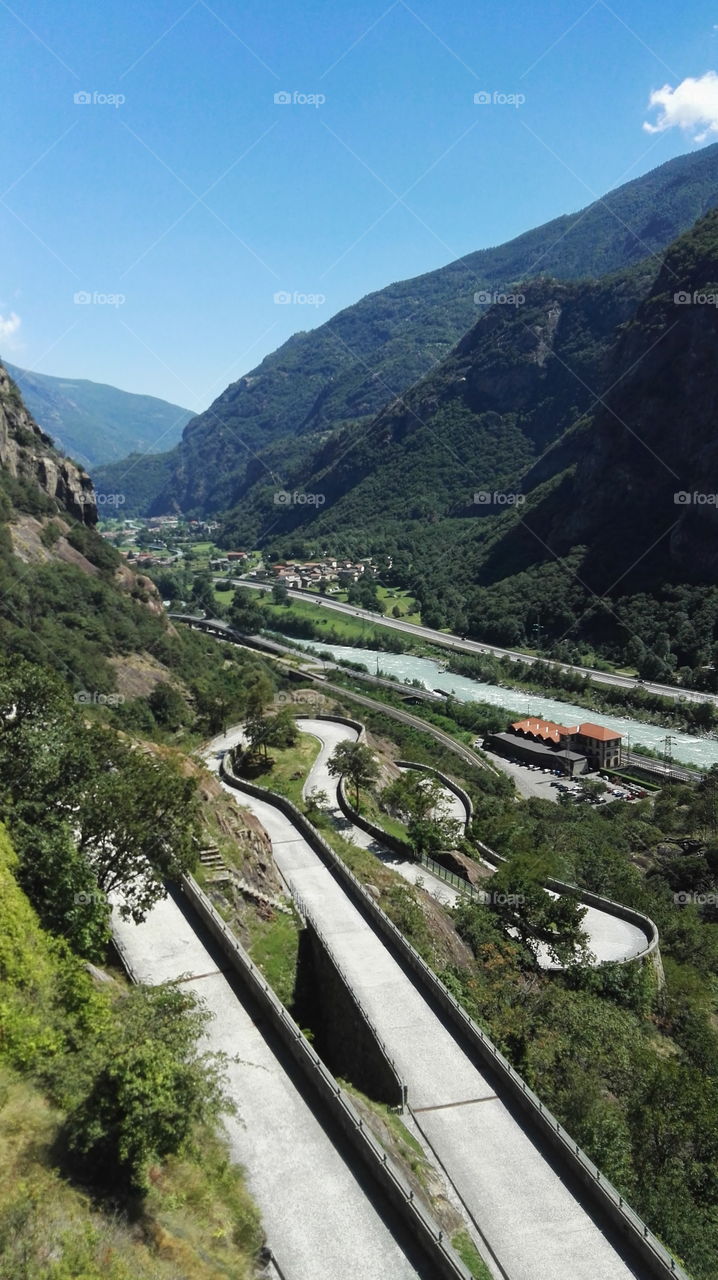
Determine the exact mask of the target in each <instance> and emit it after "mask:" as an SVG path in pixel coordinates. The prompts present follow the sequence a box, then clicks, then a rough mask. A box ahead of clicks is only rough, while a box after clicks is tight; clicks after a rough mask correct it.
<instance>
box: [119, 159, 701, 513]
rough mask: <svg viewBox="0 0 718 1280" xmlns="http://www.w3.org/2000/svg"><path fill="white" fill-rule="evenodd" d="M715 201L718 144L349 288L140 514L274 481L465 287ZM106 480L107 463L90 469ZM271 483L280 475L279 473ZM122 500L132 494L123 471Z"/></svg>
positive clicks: (512, 279) (600, 251)
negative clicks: (404, 273)
mask: <svg viewBox="0 0 718 1280" xmlns="http://www.w3.org/2000/svg"><path fill="white" fill-rule="evenodd" d="M716 202H718V144H713V145H712V146H709V147H706V148H704V149H702V150H701V151H699V152H693V153H689V154H687V155H684V156H679V157H677V158H675V159H673V160H669V161H667V162H666V163H665V164H663V165H661V166H658V167H657V168H655V169H653V170H651V171H650V172H649V173H648V174H644V175H642V176H641V177H639V178H635V179H632V180H631V181H630V182H628V183H625V184H623V186H621V187H619V188H617V189H616V190H615V191H613V192H609V193H608V194H607V195H606V196H603V197H601V198H600V199H598V200H596V201H594V202H593V203H592V204H590V205H588V206H587V207H586V208H585V209H583V210H579V211H577V212H576V213H574V214H563V215H560V216H559V217H558V218H555V219H552V220H551V221H549V222H548V223H545V224H543V225H542V226H540V227H538V228H532V229H530V230H529V231H526V232H523V233H522V234H521V235H520V236H518V237H515V238H514V239H513V240H511V241H509V242H507V243H506V244H503V245H498V246H494V247H493V248H490V249H479V250H477V251H475V252H473V253H471V254H467V255H464V257H462V258H460V259H457V260H456V261H455V262H452V263H449V264H447V265H446V266H444V267H441V268H438V269H437V270H434V271H431V272H427V273H424V274H423V275H421V276H418V277H414V278H413V279H410V280H405V281H400V282H395V283H393V284H391V285H389V286H387V288H385V289H383V290H377V291H374V292H373V293H372V294H369V295H367V296H366V297H364V298H362V299H359V301H358V302H356V303H354V304H353V305H352V306H350V307H348V308H345V309H344V310H343V311H341V312H339V313H338V314H337V315H336V316H334V317H332V318H331V319H330V320H328V321H327V322H326V323H325V324H324V325H321V326H319V327H318V328H317V329H313V330H311V331H310V332H308V333H300V334H295V335H293V336H292V337H291V338H290V339H289V340H288V341H287V342H286V343H284V344H283V345H282V346H281V347H280V348H278V350H277V351H275V352H273V353H271V354H270V355H268V356H266V357H265V358H264V360H263V361H262V362H261V363H260V365H259V366H257V368H255V369H253V370H251V371H250V373H248V374H247V375H245V376H244V377H243V378H240V379H239V380H238V381H237V382H235V383H233V384H231V385H230V386H229V387H228V388H226V389H225V391H223V392H222V394H221V395H220V396H219V397H218V398H217V399H216V400H215V401H214V403H213V404H212V405H211V406H210V407H209V409H207V410H206V411H205V412H204V413H203V414H199V415H197V416H196V417H195V418H194V419H192V421H191V422H190V423H189V424H188V426H187V428H186V429H185V432H184V434H183V438H182V441H181V443H180V444H179V445H178V446H177V448H176V449H175V450H173V451H172V452H171V453H170V454H167V455H162V457H163V459H164V460H163V462H162V463H161V464H158V463H155V466H156V472H157V478H158V482H159V483H160V484H161V485H162V487H161V489H160V490H159V491H158V492H157V493H156V494H155V496H154V498H153V499H149V498H148V497H147V495H146V494H142V501H143V502H144V504H145V506H144V512H145V513H147V514H160V513H162V512H167V511H176V510H181V511H183V512H184V513H185V514H192V515H206V514H210V513H211V514H216V513H217V512H223V511H228V510H230V509H231V508H233V507H234V506H236V504H237V503H239V502H241V501H242V499H243V497H244V495H245V494H246V493H247V492H248V491H249V490H251V489H252V487H253V485H254V484H255V483H256V482H257V480H258V479H260V478H262V479H267V478H271V479H272V480H273V481H274V480H275V479H276V480H278V481H280V482H281V480H282V478H283V477H285V478H286V476H287V475H288V474H289V473H290V472H291V471H292V469H293V468H294V467H295V465H296V464H297V462H298V461H299V458H300V455H301V454H302V453H305V452H306V451H307V449H313V448H315V447H316V445H317V444H318V443H319V442H320V441H321V439H323V438H326V436H327V435H328V434H331V433H332V432H334V431H336V430H337V429H344V428H345V427H347V426H351V425H352V424H357V423H359V424H360V423H363V422H369V421H371V419H372V418H373V416H375V415H376V413H378V412H380V411H381V410H382V409H383V408H384V407H385V405H386V404H387V402H388V401H390V400H391V399H392V397H393V396H396V395H402V394H404V392H406V390H407V389H408V388H409V387H410V386H412V385H413V384H415V383H416V382H417V381H418V380H419V379H421V378H422V377H424V376H425V375H426V374H427V373H428V372H429V370H430V369H431V368H432V367H434V366H435V365H436V364H437V363H438V362H440V360H441V359H442V358H443V357H445V356H446V355H447V354H448V353H449V351H450V350H451V349H452V348H453V346H454V345H455V344H456V342H457V341H459V340H460V338H461V337H462V336H463V334H464V333H465V332H466V331H467V330H468V329H469V328H470V327H471V326H472V325H473V323H474V321H475V319H476V316H477V304H476V303H475V302H474V294H475V293H476V292H481V291H482V290H490V291H491V290H494V289H497V288H499V287H501V288H503V287H507V286H509V285H511V284H512V283H516V282H518V281H520V280H522V279H524V278H525V276H526V274H527V273H528V274H529V275H530V274H531V273H532V272H533V273H534V274H540V275H554V276H557V277H559V278H564V279H569V278H575V277H583V278H586V277H595V276H599V275H604V274H606V273H607V272H609V271H613V270H620V269H622V268H625V267H626V266H629V265H631V264H633V263H635V262H637V261H639V260H640V259H641V258H644V257H645V256H646V254H647V252H650V253H654V254H660V253H661V252H662V251H663V249H665V247H666V245H667V244H668V243H669V242H670V241H671V240H672V239H674V238H675V236H676V235H677V234H679V233H680V232H681V231H683V230H685V229H687V227H688V226H690V225H692V223H693V222H694V221H695V220H696V218H697V217H699V216H701V215H702V214H703V213H705V212H706V211H707V209H708V208H710V207H712V206H713V205H714V204H715V203H716ZM97 482H98V487H99V489H100V491H103V489H105V488H107V489H108V490H109V491H113V489H116V487H117V484H118V479H117V472H116V470H115V469H113V468H110V469H109V470H108V469H107V468H103V469H101V470H100V471H99V472H98V474H97ZM278 487H282V485H281V483H279V486H278ZM125 488H126V499H127V509H128V510H131V509H135V508H136V506H137V499H136V494H135V492H134V488H133V480H132V479H131V478H127V479H126V481H125Z"/></svg>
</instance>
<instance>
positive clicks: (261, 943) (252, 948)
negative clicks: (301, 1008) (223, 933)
mask: <svg viewBox="0 0 718 1280" xmlns="http://www.w3.org/2000/svg"><path fill="white" fill-rule="evenodd" d="M247 928H248V931H249V935H250V941H249V946H248V947H247V950H248V951H249V954H250V955H251V957H252V959H253V960H254V963H255V964H256V965H257V967H258V968H259V969H261V971H262V973H263V974H264V976H265V978H266V979H267V982H268V983H269V985H270V987H272V989H273V990H274V991H275V992H276V994H277V995H278V997H279V999H280V1000H281V1001H282V1004H284V1005H286V1006H287V1008H288V1009H289V1008H291V1006H292V1002H293V1000H294V986H295V983H296V978H297V956H298V952H299V926H298V922H297V918H296V916H294V915H293V914H292V915H291V916H286V915H284V914H283V913H282V912H277V914H276V915H275V916H274V918H273V919H272V920H260V919H259V917H256V918H255V919H254V920H253V921H252V922H249V923H248V924H247Z"/></svg>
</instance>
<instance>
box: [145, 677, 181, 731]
mask: <svg viewBox="0 0 718 1280" xmlns="http://www.w3.org/2000/svg"><path fill="white" fill-rule="evenodd" d="M147 702H148V704H149V708H150V711H151V712H152V714H153V716H154V718H155V720H156V721H157V723H158V724H159V725H161V726H162V728H163V729H170V730H172V731H174V730H176V729H180V728H181V727H182V725H183V724H186V722H187V718H188V715H187V705H186V703H185V700H184V698H183V697H182V695H181V693H180V692H179V690H178V689H176V688H175V687H174V685H171V684H170V683H169V682H168V681H167V680H162V681H161V682H160V684H157V685H155V687H154V689H153V690H152V692H151V694H150V696H149V698H148V699H147Z"/></svg>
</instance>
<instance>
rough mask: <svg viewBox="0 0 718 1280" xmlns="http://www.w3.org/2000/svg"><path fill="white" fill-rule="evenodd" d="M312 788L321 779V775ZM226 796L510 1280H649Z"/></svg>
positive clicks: (292, 837) (492, 1092) (331, 904)
mask: <svg viewBox="0 0 718 1280" xmlns="http://www.w3.org/2000/svg"><path fill="white" fill-rule="evenodd" d="M229 736H230V737H231V735H229ZM238 736H239V735H238V734H237V735H235V737H238ZM224 741H225V743H226V742H227V736H225V739H224ZM216 751H217V743H216V742H215V743H213V744H211V748H210V752H209V755H208V759H210V761H211V762H213V763H214V766H215V767H217V764H218V761H217V758H216ZM315 778H316V779H317V780H321V767H320V769H319V770H318V771H317V770H316V768H315ZM228 789H229V790H230V791H232V794H233V795H234V796H235V799H236V800H237V801H238V802H241V803H242V805H244V806H245V807H247V808H249V809H251V810H252V812H253V813H254V814H255V815H256V816H257V818H258V819H259V821H260V822H261V823H262V825H263V826H264V827H265V829H266V830H267V832H268V833H269V835H270V837H271V839H272V846H273V849H274V857H275V860H276V862H277V864H278V866H279V868H280V870H281V872H282V874H283V876H284V877H285V879H286V880H287V882H288V883H289V884H290V886H291V889H292V892H293V893H294V894H295V896H296V897H298V898H299V899H301V901H302V902H303V904H304V905H305V907H306V909H307V911H308V913H309V915H310V916H311V917H312V918H313V919H314V920H316V922H317V924H318V925H319V927H320V928H321V930H322V932H323V934H324V936H325V938H326V940H327V943H328V945H329V947H330V949H331V950H332V952H333V954H334V955H335V957H336V959H337V961H338V963H339V964H340V965H341V967H342V969H343V970H344V973H345V974H346V976H347V978H348V980H349V981H350V982H351V984H352V987H353V989H354V990H355V992H356V994H357V996H358V998H359V999H360V1001H361V1002H362V1004H363V1006H364V1008H365V1009H366V1011H367V1014H368V1016H369V1018H370V1019H371V1021H372V1022H373V1024H374V1026H375V1028H376V1030H377V1032H378V1034H379V1035H380V1036H381V1038H382V1039H383V1040H384V1042H385V1044H386V1045H387V1047H388V1049H389V1051H390V1053H391V1054H392V1057H393V1058H394V1060H395V1062H396V1064H397V1067H398V1069H399V1072H400V1074H401V1075H402V1077H403V1078H404V1080H406V1081H407V1083H408V1086H409V1103H410V1106H411V1108H412V1112H413V1114H414V1117H415V1119H416V1120H417V1122H418V1123H419V1125H420V1127H421V1129H422V1131H423V1133H424V1135H425V1137H426V1138H427V1140H428V1142H429V1143H430V1145H431V1146H432V1147H433V1149H434V1151H435V1152H436V1154H437V1156H438V1159H439V1160H440V1162H441V1164H442V1165H443V1166H444V1168H445V1169H446V1171H447V1173H448V1175H449V1178H450V1179H451V1181H452V1183H453V1185H454V1186H455V1188H456V1190H457V1191H458V1193H459V1194H460V1196H461V1198H462V1200H463V1201H464V1204H465V1205H466V1206H467V1208H468V1210H469V1212H470V1213H471V1215H472V1216H473V1218H474V1221H475V1222H476V1223H477V1224H478V1227H479V1229H480V1231H481V1233H482V1235H483V1237H484V1240H486V1241H487V1242H488V1244H489V1246H490V1248H491V1250H492V1252H493V1254H494V1257H495V1258H496V1259H498V1261H499V1263H500V1264H501V1266H503V1268H504V1270H505V1272H506V1274H507V1276H508V1277H510V1280H629V1277H633V1278H634V1280H637V1278H639V1277H640V1280H648V1272H647V1270H644V1269H642V1268H641V1267H640V1266H639V1267H638V1268H637V1269H634V1267H633V1266H632V1265H631V1264H630V1263H629V1262H628V1261H627V1260H626V1259H625V1257H624V1256H623V1254H622V1252H621V1251H620V1250H621V1246H620V1245H619V1244H618V1243H617V1242H616V1241H614V1240H613V1239H612V1238H609V1236H608V1235H607V1234H605V1233H604V1230H603V1229H602V1228H601V1226H600V1225H599V1224H598V1223H597V1222H596V1221H595V1220H594V1218H593V1217H592V1216H591V1214H590V1213H589V1211H588V1210H587V1209H586V1208H585V1207H584V1206H583V1205H582V1203H581V1202H580V1201H579V1199H578V1198H577V1195H576V1193H575V1192H574V1190H573V1189H572V1188H571V1187H570V1186H569V1185H568V1184H567V1181H566V1180H565V1179H564V1177H562V1176H561V1175H560V1174H559V1173H558V1172H557V1171H556V1170H555V1169H554V1168H553V1166H552V1165H551V1163H550V1162H549V1160H548V1159H547V1156H546V1153H545V1152H544V1151H542V1150H541V1149H540V1148H539V1147H538V1146H537V1145H535V1142H534V1140H533V1139H532V1138H530V1137H529V1135H528V1133H527V1132H526V1130H525V1129H524V1127H523V1125H522V1124H521V1123H520V1122H519V1121H518V1120H517V1119H516V1117H515V1116H514V1114H513V1113H512V1111H511V1110H510V1109H509V1107H508V1106H507V1104H506V1103H505V1102H504V1101H503V1099H502V1098H500V1097H499V1096H497V1093H496V1086H495V1081H494V1080H493V1078H491V1077H489V1076H488V1075H487V1074H485V1073H484V1072H483V1071H481V1070H479V1069H478V1068H477V1067H476V1066H474V1064H473V1062H472V1061H471V1060H470V1059H469V1057H468V1056H467V1054H466V1053H465V1051H464V1050H463V1048H462V1047H461V1045H460V1044H459V1043H458V1042H457V1041H456V1040H455V1039H454V1036H453V1034H452V1032H451V1031H450V1030H449V1029H448V1028H447V1027H446V1026H445V1025H444V1023H443V1022H442V1020H441V1019H440V1018H439V1017H438V1015H437V1014H436V1013H435V1012H434V1010H433V1008H432V1007H431V1006H430V1005H429V1004H428V1003H427V1001H426V1000H425V998H424V996H423V995H422V993H421V992H420V991H419V990H418V989H417V987H416V986H415V985H414V983H413V982H412V980H411V979H410V978H409V976H408V975H407V974H406V973H405V972H404V970H403V969H402V967H401V966H400V965H399V964H398V963H397V961H396V960H395V959H394V957H393V955H392V953H391V952H390V951H389V949H388V948H387V947H386V946H385V945H384V943H383V941H382V940H381V939H380V938H379V937H378V935H377V934H375V933H374V931H373V930H372V929H371V927H370V926H369V924H368V923H367V922H366V920H365V919H364V917H363V916H362V915H361V913H360V912H359V911H358V910H357V909H356V908H355V907H354V906H353V904H352V903H351V901H350V900H349V898H348V897H347V896H346V894H345V893H344V891H343V890H342V888H341V886H340V885H339V883H338V882H337V881H336V880H335V879H334V877H333V876H332V874H331V873H330V871H329V870H328V869H327V867H325V865H324V864H323V863H322V861H321V859H320V858H319V857H318V855H317V854H316V853H314V851H313V850H312V849H311V847H310V846H309V845H308V844H307V842H306V841H305V840H304V839H303V838H302V836H301V835H300V834H299V833H298V831H297V830H296V829H295V828H294V826H293V825H292V823H291V822H290V821H289V819H288V818H286V817H285V816H284V815H283V814H282V813H280V812H279V810H278V809H276V808H275V807H274V806H273V805H271V804H269V803H267V802H266V801H263V800H256V799H254V798H253V797H250V796H248V795H243V796H242V797H241V801H240V797H239V794H238V793H237V792H236V791H233V790H232V789H231V788H228ZM325 789H326V788H325ZM329 1274H333V1273H331V1272H330V1271H329V1270H327V1275H329ZM338 1274H339V1273H338Z"/></svg>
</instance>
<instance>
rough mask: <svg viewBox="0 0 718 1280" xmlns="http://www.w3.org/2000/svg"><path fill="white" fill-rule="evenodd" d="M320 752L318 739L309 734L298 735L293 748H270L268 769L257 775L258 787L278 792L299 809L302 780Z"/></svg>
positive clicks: (301, 801)
mask: <svg viewBox="0 0 718 1280" xmlns="http://www.w3.org/2000/svg"><path fill="white" fill-rule="evenodd" d="M320 750H321V744H320V742H319V739H318V738H313V737H312V736H311V734H309V733H300V735H299V737H298V738H297V741H296V743H295V744H294V746H293V747H284V748H279V747H272V748H271V755H270V757H269V760H270V767H269V768H268V769H267V770H266V772H264V773H260V774H258V775H257V783H258V785H259V786H260V787H269V788H270V789H271V790H272V791H278V792H279V793H280V794H281V795H283V796H286V797H287V799H288V800H291V801H292V802H293V803H294V804H296V805H298V806H299V807H300V808H301V806H302V804H303V800H302V787H303V786H304V780H305V778H306V776H307V774H308V773H309V770H310V769H311V767H312V765H313V764H314V761H315V760H316V758H317V756H318V755H319V752H320Z"/></svg>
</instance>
